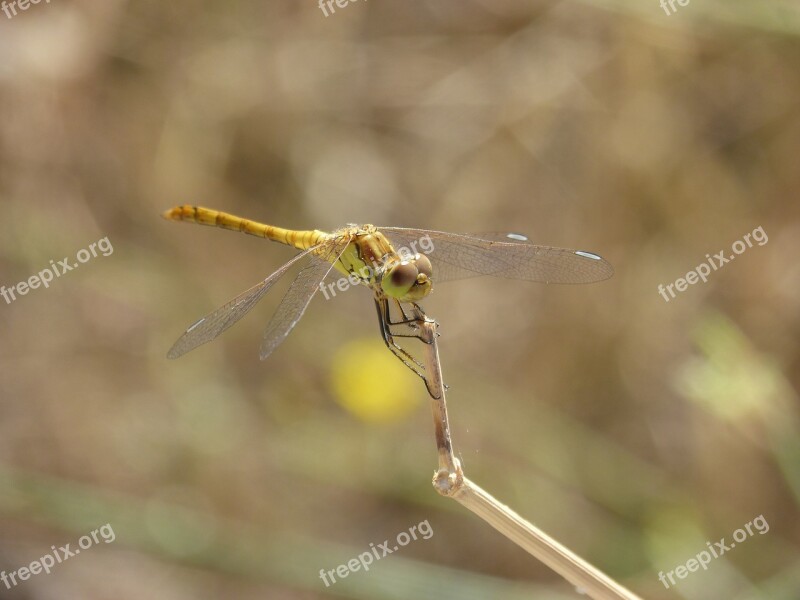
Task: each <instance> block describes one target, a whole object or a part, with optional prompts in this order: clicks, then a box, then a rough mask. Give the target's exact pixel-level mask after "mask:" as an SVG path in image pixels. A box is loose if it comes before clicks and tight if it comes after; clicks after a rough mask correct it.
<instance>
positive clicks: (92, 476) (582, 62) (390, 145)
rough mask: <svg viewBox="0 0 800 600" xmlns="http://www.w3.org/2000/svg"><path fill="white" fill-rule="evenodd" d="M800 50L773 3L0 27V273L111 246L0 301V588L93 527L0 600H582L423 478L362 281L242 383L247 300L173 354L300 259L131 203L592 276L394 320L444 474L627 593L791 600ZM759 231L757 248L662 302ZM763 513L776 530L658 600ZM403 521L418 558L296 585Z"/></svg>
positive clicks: (798, 492)
mask: <svg viewBox="0 0 800 600" xmlns="http://www.w3.org/2000/svg"><path fill="white" fill-rule="evenodd" d="M676 6H677V5H676ZM799 35H800V11H798V8H797V5H796V3H794V2H793V1H791V2H790V1H789V0H784V1H779V0H771V1H770V2H768V3H767V2H758V1H756V0H749V1H746V2H745V1H742V2H736V3H731V2H727V0H726V2H722V1H721V0H720V1H716V2H712V1H710V0H709V1H707V2H706V1H702V2H701V1H700V0H692V2H691V3H689V4H688V5H687V6H684V7H680V6H678V11H677V12H676V13H675V14H672V15H666V14H665V13H664V11H663V10H662V9H661V8H660V7H659V5H658V3H657V1H656V0H650V1H649V2H641V1H639V0H636V2H634V1H633V0H630V1H626V0H618V1H611V0H606V1H603V0H593V1H588V0H587V1H577V0H576V1H563V2H551V1H544V0H541V1H530V2H525V1H517V2H511V1H510V0H502V1H496V0H492V1H490V0H483V1H473V2H455V1H444V2H430V3H419V2H398V1H396V0H371V1H369V2H367V1H366V0H359V1H357V2H354V3H352V4H349V5H347V6H346V7H345V8H340V9H337V12H336V13H335V14H332V15H330V16H328V17H325V16H324V14H323V13H322V11H321V10H319V8H318V7H317V6H316V5H315V4H314V3H313V2H312V0H304V1H303V2H299V1H297V0H292V1H291V2H289V1H283V2H253V1H237V2H227V3H222V2H182V1H177V2H154V1H140V2H131V3H126V2H121V1H113V0H104V1H103V2H100V1H97V2H68V1H67V0H53V1H52V2H51V3H40V4H38V5H32V6H31V7H30V8H29V9H28V10H27V11H24V12H20V14H18V15H17V16H16V17H14V18H12V19H7V18H6V17H5V16H4V15H3V14H2V13H0V107H1V108H0V203H2V219H0V284H2V285H6V286H11V285H14V284H15V283H17V282H18V281H22V280H25V279H27V278H28V277H30V276H31V275H33V274H35V273H37V272H38V271H40V270H42V269H43V268H44V267H46V266H47V265H48V264H49V261H50V260H51V259H54V260H60V259H62V258H63V257H65V256H70V257H74V256H75V254H76V253H77V252H78V251H79V250H80V249H81V248H85V247H88V246H89V244H91V243H92V242H96V241H97V240H98V239H100V238H103V237H106V236H107V237H108V238H109V240H110V241H111V243H112V244H113V248H114V252H113V254H112V255H110V256H108V257H98V258H95V259H92V260H91V261H89V262H87V263H86V264H85V265H82V266H81V267H80V268H79V269H77V270H74V271H72V272H69V273H66V274H64V276H63V277H61V278H59V279H57V280H55V281H54V282H53V283H52V284H51V287H50V288H49V289H46V290H45V289H38V290H34V291H31V292H30V293H29V294H28V295H26V296H23V297H20V298H18V299H17V300H16V301H15V302H12V303H11V304H6V303H5V302H4V301H0V569H5V570H6V571H11V570H15V569H17V568H19V567H21V566H24V565H27V564H28V563H30V561H32V560H34V559H36V558H38V557H40V556H41V555H43V554H45V553H46V552H48V551H49V548H50V546H51V545H63V544H65V543H67V542H72V544H73V547H74V545H75V543H76V541H77V539H78V538H79V537H80V536H81V535H83V534H86V533H88V532H89V531H91V530H92V529H94V528H97V527H99V526H100V525H102V524H104V523H111V524H112V526H113V527H114V531H115V533H116V540H115V541H114V542H113V543H111V544H100V545H99V546H98V547H93V548H92V549H91V550H87V551H86V552H85V553H84V554H82V555H81V556H78V557H75V558H72V559H70V560H69V562H67V563H64V564H62V565H60V566H58V567H57V568H56V569H55V570H54V572H53V573H52V574H50V575H38V576H35V577H33V578H32V579H30V580H28V581H26V582H24V583H23V584H21V585H20V586H18V587H17V588H15V589H14V590H12V591H8V590H6V589H4V586H2V585H0V597H3V598H5V597H8V598H84V599H89V598H92V599H93V598H113V599H119V598H154V599H158V598H165V599H166V598H169V599H182V598H187V599H189V598H191V599H196V598H222V597H225V598H287V599H289V598H291V599H295V598H304V599H306V598H326V597H332V596H333V595H334V594H337V595H339V596H340V597H347V598H364V599H369V600H384V599H390V598H392V599H393V598H403V599H408V598H434V597H435V598H439V599H445V598H476V599H478V598H481V599H482V598H523V597H524V598H532V597H535V598H557V599H562V598H563V599H566V598H577V597H579V596H578V595H577V594H575V593H574V591H573V590H572V589H571V588H570V587H569V586H568V585H567V584H565V583H564V582H563V581H561V580H560V579H559V578H558V577H557V576H556V575H554V574H553V573H552V572H550V571H549V570H548V569H546V568H545V567H543V566H542V565H540V564H539V563H537V562H536V561H534V560H533V559H532V558H531V557H529V556H528V555H526V554H525V553H524V552H523V551H521V550H520V549H518V548H517V547H515V546H514V545H513V544H511V543H510V542H508V541H507V540H506V539H504V538H503V537H501V536H500V535H499V534H497V533H495V532H494V531H493V530H492V529H491V528H489V527H488V526H487V525H485V524H483V523H482V522H479V521H478V520H477V519H476V518H475V517H473V516H472V515H471V514H469V513H468V512H466V511H465V510H463V509H462V508H460V507H459V506H458V505H456V504H455V503H453V502H450V501H448V500H445V499H443V498H440V497H439V496H437V495H436V494H435V493H434V491H433V490H432V489H431V487H430V476H431V473H432V471H433V468H434V467H435V447H434V442H433V432H432V426H431V422H430V414H429V410H428V408H427V406H426V402H427V400H426V396H425V392H424V389H423V387H422V385H420V383H419V381H418V380H417V379H416V378H415V377H414V376H413V375H412V374H410V373H408V372H406V371H404V370H403V369H402V367H400V366H399V363H398V365H395V364H394V363H393V362H392V361H393V360H394V359H391V357H390V356H389V355H388V352H386V350H385V349H383V348H382V346H381V341H380V339H379V335H378V331H377V324H376V323H375V315H374V309H373V307H372V304H371V299H370V298H369V294H368V293H367V292H366V291H365V290H350V291H348V292H346V293H342V294H339V295H338V296H337V297H336V298H335V299H332V300H330V301H325V300H324V299H322V298H321V297H320V298H317V299H316V300H315V301H314V303H312V305H311V307H310V309H309V311H308V312H307V314H306V316H305V317H304V319H303V321H302V322H301V323H300V324H299V326H298V327H297V329H296V330H295V331H294V333H293V334H292V335H291V336H290V338H289V339H288V340H287V341H286V343H284V344H283V345H282V346H281V347H280V348H279V349H278V350H277V351H276V352H275V354H274V355H273V356H272V357H270V359H269V360H267V361H265V362H263V363H262V362H260V361H259V360H258V345H259V340H260V336H261V332H262V330H263V328H264V327H265V325H266V323H267V322H268V319H269V315H270V311H271V310H273V309H274V308H275V306H276V305H277V302H278V301H279V299H280V291H278V290H276V291H275V292H274V293H273V294H270V296H268V298H267V299H266V300H265V301H264V305H263V306H259V307H258V308H257V309H255V310H254V311H253V314H251V315H249V316H248V318H247V319H246V320H244V321H242V322H241V323H240V324H239V325H237V326H236V327H235V328H233V329H231V330H230V331H229V332H228V333H226V334H225V335H224V336H223V337H222V338H221V339H220V340H217V341H215V342H214V343H213V344H211V345H208V346H205V347H203V348H202V349H199V350H196V351H195V352H193V353H191V354H189V355H187V356H185V357H183V358H182V359H180V360H179V361H176V362H171V361H167V360H166V359H165V354H166V351H167V349H168V348H169V346H170V345H171V343H172V342H173V341H174V340H175V338H176V337H177V336H178V335H179V334H180V332H181V331H182V330H183V329H184V328H185V327H186V326H187V325H188V324H189V323H191V322H192V321H194V320H195V319H196V318H198V317H200V316H202V315H203V314H205V313H206V312H208V311H209V310H211V309H213V308H215V307H216V306H218V305H220V304H222V303H223V302H224V301H226V300H228V299H229V298H230V297H232V296H234V295H236V294H237V293H239V292H240V291H242V290H244V289H246V288H247V287H249V286H250V285H252V284H254V283H256V282H257V281H259V280H260V279H262V278H264V277H266V276H267V275H268V274H269V273H270V272H272V271H273V270H274V269H276V268H277V267H279V266H280V265H281V264H282V263H283V262H285V261H287V260H288V259H289V258H291V256H292V251H291V250H290V249H287V248H283V247H280V246H278V245H276V244H270V243H268V242H266V241H264V240H258V239H255V238H249V237H244V236H237V235H235V234H233V233H229V232H222V231H216V230H213V229H210V228H200V227H195V226H188V225H183V224H175V223H169V222H166V221H164V220H162V219H160V217H159V213H160V212H161V211H163V210H164V209H166V208H169V207H170V206H172V205H175V204H181V203H192V204H200V205H206V206H211V207H214V208H219V209H222V210H227V211H230V212H234V213H237V214H241V215H243V216H248V217H252V218H255V219H259V220H263V221H267V222H271V223H274V224H277V225H281V226H284V227H293V228H303V229H305V228H321V229H331V228H335V227H338V226H341V225H343V224H345V223H348V222H361V223H376V224H379V225H398V226H416V227H426V228H431V229H443V230H447V231H503V230H514V231H522V232H525V233H527V234H528V235H529V236H530V237H531V239H533V240H534V241H536V242H538V243H543V244H551V245H558V246H568V247H577V248H583V249H587V250H593V251H596V252H598V253H600V254H602V255H603V256H605V257H606V258H608V259H609V260H610V261H611V262H612V263H613V264H614V266H615V268H616V275H615V277H614V278H613V279H611V280H610V281H607V282H604V283H602V284H596V285H591V286H563V287H558V286H546V285H537V284H531V283H525V282H518V281H505V280H502V281H498V280H492V279H471V280H466V281H461V282H453V283H449V284H447V285H442V286H438V287H437V288H436V291H435V293H434V294H433V296H432V297H431V298H430V299H429V300H428V301H426V302H425V307H426V310H427V311H428V312H429V314H431V315H432V316H434V317H436V318H437V319H438V320H439V322H440V323H441V332H442V337H441V339H440V343H441V353H442V360H443V363H444V369H445V378H446V381H447V383H449V384H450V386H451V391H450V394H449V402H450V413H451V419H452V421H453V435H454V442H455V446H456V449H457V450H458V452H459V454H460V456H461V458H462V460H463V462H464V465H465V468H466V470H467V473H468V474H469V475H470V476H471V477H472V479H474V480H475V481H477V482H478V483H479V484H481V485H482V486H483V487H485V488H486V489H488V490H489V491H490V492H492V493H493V494H495V495H496V496H497V497H499V498H500V499H501V500H503V501H504V502H506V503H508V504H509V505H511V506H512V507H514V508H515V509H516V510H517V511H519V512H520V513H521V514H523V515H525V516H526V517H528V518H530V519H531V520H533V521H534V522H535V523H536V524H537V525H539V526H541V527H543V528H544V529H545V530H546V531H548V532H549V533H551V534H552V535H554V536H555V537H557V538H558V539H559V540H561V541H562V542H564V543H566V544H567V545H568V546H570V547H571V548H573V549H574V550H576V551H577V552H578V553H579V554H581V555H582V556H585V557H586V558H587V559H589V560H590V561H591V562H593V563H595V564H597V565H598V566H600V567H601V568H602V569H604V570H605V571H606V572H608V573H609V574H610V575H612V576H613V577H615V578H616V579H618V580H620V581H621V582H623V583H624V584H625V585H627V586H628V587H630V588H631V589H632V590H634V591H636V592H637V593H639V594H640V595H642V596H643V597H645V598H665V599H666V598H691V599H695V598H696V599H703V600H707V599H714V600H716V599H722V598H724V599H726V600H729V599H735V600H745V599H756V598H770V599H783V598H785V599H787V600H796V598H798V597H800V579H799V578H798V573H799V572H800V550H799V549H798V544H800V529H799V528H800V519H798V502H799V501H800V442H798V440H799V439H800V438H799V437H798V433H800V403H799V402H798V394H797V388H798V384H799V383H800V369H798V366H799V365H800V347H799V346H798V328H800V311H798V305H799V303H800V266H799V265H800V263H799V262H798V257H799V256H800V214H799V213H798V204H797V196H798V189H800V170H798V168H797V167H798V149H799V148H800V144H799V143H798V142H799V141H800V106H799V105H798V99H799V98H800V69H798V65H799V64H800V62H799V61H800V45H799V44H798V36H799ZM759 226H761V227H763V229H764V231H765V232H766V233H767V235H768V236H769V241H768V243H766V244H765V245H763V246H754V247H753V248H752V249H749V250H747V251H746V252H745V253H744V254H742V255H741V256H739V257H737V259H736V260H735V261H734V262H732V263H729V264H727V265H725V266H724V267H723V268H722V269H720V270H719V271H716V272H715V273H713V274H712V276H711V277H710V279H709V281H708V283H706V284H697V285H694V286H692V287H690V288H689V289H688V290H687V291H685V292H683V293H682V294H680V295H679V296H678V297H677V298H676V299H674V300H672V301H670V302H669V303H667V302H665V301H664V300H663V298H662V297H661V296H660V295H659V294H658V291H657V286H658V285H659V284H667V283H671V282H674V281H675V279H677V278H678V277H682V276H685V274H686V273H687V272H688V271H690V270H691V269H693V268H694V267H695V266H696V265H698V264H700V263H701V262H703V261H704V260H705V255H706V253H712V254H713V253H716V252H718V251H720V250H723V249H725V250H728V249H730V247H731V244H733V243H734V242H735V241H736V240H739V239H741V238H742V237H743V236H744V235H745V234H747V233H750V232H752V231H753V230H754V229H756V228H757V227H759ZM284 287H285V286H284ZM353 344H355V346H354V345H353ZM360 357H363V359H362V358H360ZM384 357H385V359H384ZM343 365H344V366H343ZM348 369H349V370H348ZM335 373H338V374H339V377H338V378H337V377H335V376H334V374H335ZM343 379H344V381H342V380H343ZM762 514H763V515H764V518H765V519H766V520H767V522H768V523H769V526H770V529H769V532H768V533H766V534H764V535H755V536H754V537H752V538H749V539H748V540H747V541H746V543H742V544H740V545H737V547H736V548H735V549H734V550H732V551H731V552H730V553H728V554H727V555H726V556H724V557H722V558H720V559H719V560H715V561H713V562H712V563H711V565H710V566H709V569H708V570H707V571H700V572H698V573H693V574H691V575H690V576H689V577H688V578H687V579H685V580H684V581H681V582H680V583H679V584H678V585H677V586H675V587H674V588H673V589H671V590H669V591H667V590H665V589H664V586H663V585H662V584H661V583H660V582H659V581H658V572H659V571H669V570H672V569H674V568H675V567H676V566H677V565H679V564H682V563H685V562H686V561H687V560H688V559H690V558H692V557H693V556H694V555H696V554H697V553H698V552H700V551H702V550H704V549H705V548H706V541H712V542H713V541H716V540H719V539H720V538H722V537H726V538H727V539H728V540H730V538H731V535H732V533H733V531H734V530H736V529H737V528H739V527H742V526H743V525H744V524H745V523H748V522H750V521H751V520H752V519H753V518H755V517H757V516H758V515H762ZM426 519H427V520H428V521H429V523H430V525H431V527H432V528H433V531H434V535H433V537H432V538H431V539H430V540H427V541H418V542H413V543H412V544H410V545H409V546H408V547H406V548H404V549H403V550H402V551H400V552H398V553H396V554H394V555H392V556H391V557H386V558H385V559H383V560H381V561H380V562H378V563H376V564H375V565H374V567H373V569H372V570H370V572H369V573H364V572H358V573H355V574H353V575H351V576H350V577H348V578H347V579H346V580H343V581H342V582H341V583H337V584H336V585H335V586H333V587H330V588H325V586H324V584H323V583H322V582H321V581H320V579H319V577H318V573H319V570H320V569H322V568H325V569H333V568H335V567H336V566H337V565H339V564H342V563H344V562H346V561H347V560H348V559H350V558H352V557H354V556H356V555H357V554H359V553H361V552H364V551H365V550H367V549H368V548H369V544H370V543H376V544H377V543H380V542H382V541H383V540H384V539H390V538H394V536H396V535H397V534H398V533H400V532H402V531H405V530H407V529H408V528H410V527H411V526H413V525H415V524H417V523H419V522H420V521H423V520H426Z"/></svg>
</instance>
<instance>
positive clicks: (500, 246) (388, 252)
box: [163, 205, 614, 398]
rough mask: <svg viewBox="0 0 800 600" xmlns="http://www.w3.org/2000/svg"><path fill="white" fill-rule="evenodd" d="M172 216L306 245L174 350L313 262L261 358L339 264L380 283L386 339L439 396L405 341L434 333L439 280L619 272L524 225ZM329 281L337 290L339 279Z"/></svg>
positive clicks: (585, 279) (549, 279)
mask: <svg viewBox="0 0 800 600" xmlns="http://www.w3.org/2000/svg"><path fill="white" fill-rule="evenodd" d="M163 217H164V218H166V219H169V220H172V221H184V222H189V223H197V224H200V225H208V226H212V227H219V228H222V229H228V230H232V231H239V232H242V233H245V234H249V235H254V236H258V237H262V238H266V239H268V240H272V241H274V242H279V243H281V244H286V245H288V246H292V247H294V248H296V249H297V250H300V253H299V254H297V255H296V256H295V257H294V258H292V259H291V260H290V261H288V262H287V263H286V264H284V265H283V266H282V267H281V268H279V269H278V270H277V271H275V272H274V273H272V274H271V275H270V276H269V277H267V278H266V279H264V280H263V281H260V282H259V283H257V284H256V285H254V286H253V287H251V288H250V289H248V290H246V291H244V292H242V293H241V294H239V295H238V296H236V297H235V298H233V299H232V300H230V301H229V302H227V303H226V304H224V305H223V306H221V307H220V308H218V309H216V310H215V311H213V312H211V313H209V314H208V315H206V316H204V317H203V318H201V319H199V320H198V321H196V322H195V323H193V324H192V325H191V326H190V327H189V328H188V329H186V331H185V332H184V333H183V335H181V336H180V338H178V340H177V341H176V342H175V344H174V345H173V346H172V348H171V349H170V350H169V352H168V353H167V357H168V358H178V357H179V356H182V355H184V354H186V353H187V352H189V351H190V350H193V349H195V348H197V347H198V346H201V345H202V344H205V343H207V342H210V341H212V340H214V339H216V338H217V337H218V336H219V335H220V334H222V333H223V332H224V331H226V330H227V329H228V328H230V327H231V326H232V325H233V324H234V323H236V322H237V321H239V319H241V318H242V317H244V316H245V315H246V314H247V313H248V312H250V310H252V309H253V307H254V306H255V305H256V304H257V303H258V301H259V300H261V298H263V297H264V295H266V293H267V292H269V290H270V289H271V288H272V286H273V285H274V284H275V283H276V282H277V281H278V280H279V279H280V278H281V277H282V276H283V275H285V274H286V273H287V272H288V271H289V270H290V269H291V267H293V266H294V265H295V264H296V263H303V266H302V268H301V269H300V271H299V273H298V274H297V275H296V277H295V278H294V280H293V281H292V283H291V285H290V286H289V289H288V291H287V292H286V293H285V295H284V297H283V299H282V300H281V302H280V304H279V305H278V308H277V310H276V311H275V314H274V315H273V317H272V319H271V320H270V322H269V324H268V325H267V328H266V331H265V333H264V336H263V341H262V344H261V352H260V356H261V359H262V360H263V359H265V358H267V357H268V356H269V355H270V354H272V352H273V351H274V350H275V349H276V348H277V347H278V346H279V345H280V344H281V342H283V340H284V339H286V337H287V336H288V335H289V333H290V332H291V331H292V329H294V327H295V325H297V323H298V321H299V320H300V318H301V317H302V316H303V314H304V313H305V311H306V308H308V305H309V304H310V303H311V300H312V299H313V298H314V296H315V295H316V293H317V292H318V291H320V290H323V292H324V291H325V289H326V288H325V285H326V284H325V281H326V279H328V278H329V276H331V275H332V274H336V273H338V274H339V275H340V277H346V278H347V279H348V280H349V282H350V283H353V284H354V285H363V286H365V287H367V288H369V289H370V290H371V291H372V294H373V298H374V301H375V307H376V309H377V312H378V321H379V324H380V331H381V335H382V337H383V340H384V342H385V344H386V346H387V347H388V348H389V350H390V351H391V352H392V353H393V354H394V355H395V356H396V357H397V358H399V359H400V360H401V361H402V362H403V364H404V365H405V366H406V367H408V368H409V369H411V371H413V372H414V373H415V374H417V375H418V376H419V377H421V378H422V379H423V381H424V382H425V385H426V388H427V390H428V392H429V393H430V394H431V396H433V397H434V398H436V397H437V396H436V395H435V391H434V390H433V388H432V385H431V381H429V379H428V377H426V374H425V366H424V365H423V364H422V363H421V362H420V361H418V360H417V359H416V358H415V357H414V356H413V355H412V354H411V353H410V352H409V351H407V350H406V349H405V348H404V347H403V346H401V345H400V341H399V340H402V339H403V338H416V339H420V340H423V341H425V340H424V339H423V337H422V335H421V334H420V329H421V327H420V325H421V323H422V321H423V320H425V319H427V316H426V315H425V312H424V311H423V309H422V307H421V306H420V305H419V302H420V301H421V300H423V299H424V298H425V297H426V296H428V295H429V294H430V293H431V291H432V290H433V285H434V282H436V283H440V282H444V281H449V280H454V279H463V278H467V277H474V276H480V275H490V276H494V277H503V278H509V279H521V280H527V281H538V282H544V283H570V284H574V283H592V282H597V281H603V280H605V279H608V278H609V277H611V276H612V275H613V273H614V269H613V267H612V266H611V264H609V262H608V261H606V260H605V259H604V258H602V257H601V256H599V255H597V254H595V253H593V252H587V251H584V250H571V249H567V248H554V247H550V246H540V245H537V244H533V243H531V242H530V241H529V240H528V238H527V237H525V236H524V235H521V234H515V233H509V234H480V235H466V234H457V233H447V232H443V231H432V230H426V229H413V228H406V227H376V226H374V225H354V224H350V225H347V226H345V227H342V228H340V229H338V230H336V231H333V232H325V231H320V230H317V229H314V230H308V231H298V230H291V229H283V228H281V227H276V226H273V225H266V224H264V223H259V222H256V221H253V220H250V219H245V218H242V217H237V216H235V215H231V214H228V213H225V212H221V211H218V210H212V209H209V208H203V207H200V206H189V205H183V206H176V207H174V208H172V209H170V210H168V211H166V212H164V213H163ZM419 250H423V251H424V252H420V251H419ZM328 285H329V286H330V288H329V289H331V290H332V289H333V286H332V284H328ZM403 344H405V341H403Z"/></svg>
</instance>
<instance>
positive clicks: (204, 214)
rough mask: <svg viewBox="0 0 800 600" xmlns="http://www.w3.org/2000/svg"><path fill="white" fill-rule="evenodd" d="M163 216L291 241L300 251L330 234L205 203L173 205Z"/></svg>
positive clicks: (277, 240) (276, 240) (289, 244)
mask: <svg viewBox="0 0 800 600" xmlns="http://www.w3.org/2000/svg"><path fill="white" fill-rule="evenodd" d="M163 216H164V218H165V219H170V220H172V221H188V222H190V223H199V224H200V225H209V226H211V227H220V228H221V229H230V230H231V231H240V232H242V233H246V234H248V235H254V236H257V237H263V238H267V239H268V240H272V241H273V242H280V243H281V244H287V245H288V246H293V247H295V248H297V249H298V250H305V249H306V248H310V247H311V246H316V245H317V244H319V243H320V242H321V241H323V239H325V238H326V237H327V236H328V234H326V233H325V232H323V231H318V230H316V229H315V230H313V231H311V230H309V231H296V230H294V229H284V228H283V227H275V226H274V225H266V224H264V223H259V222H258V221H252V220H250V219H243V218H242V217H237V216H236V215H231V214H229V213H225V212H221V211H218V210H213V209H210V208H203V207H202V206H190V205H188V204H184V205H183V206H176V207H174V208H171V209H169V210H168V211H166V212H164V213H163Z"/></svg>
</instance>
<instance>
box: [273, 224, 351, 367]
mask: <svg viewBox="0 0 800 600" xmlns="http://www.w3.org/2000/svg"><path fill="white" fill-rule="evenodd" d="M334 242H335V243H334ZM349 243H350V239H349V238H341V239H338V240H331V241H330V242H328V243H326V244H325V245H324V247H323V248H319V247H318V250H317V251H316V252H315V253H314V254H312V255H311V261H310V262H309V264H308V265H307V266H306V267H304V268H303V269H302V270H301V271H300V273H299V274H298V275H297V277H296V278H295V280H294V281H293V282H292V285H291V286H290V287H289V289H288V290H287V292H286V295H285V296H284V297H283V300H281V303H280V305H279V306H278V310H277V311H275V315H274V316H273V317H272V320H271V321H270V322H269V325H268V326H267V330H266V331H265V332H264V341H263V342H262V343H261V360H264V359H265V358H267V357H268V356H269V355H270V354H272V351H273V350H275V348H277V347H278V346H279V345H280V344H281V342H283V340H285V339H286V336H288V335H289V333H290V332H291V331H292V329H293V328H294V326H295V325H297V322H298V321H299V320H300V318H301V317H302V316H303V313H304V312H305V311H306V308H308V305H309V304H310V303H311V299H312V298H313V297H314V294H316V293H317V291H318V290H319V289H320V283H322V282H323V281H324V280H325V278H326V277H327V276H328V273H330V271H331V270H332V269H333V265H334V264H335V263H336V261H338V260H339V257H340V256H341V255H342V252H344V250H345V248H347V245H348V244H349Z"/></svg>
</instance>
